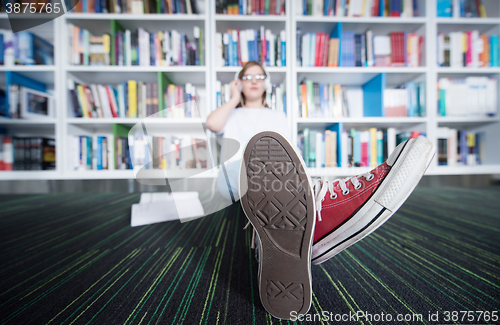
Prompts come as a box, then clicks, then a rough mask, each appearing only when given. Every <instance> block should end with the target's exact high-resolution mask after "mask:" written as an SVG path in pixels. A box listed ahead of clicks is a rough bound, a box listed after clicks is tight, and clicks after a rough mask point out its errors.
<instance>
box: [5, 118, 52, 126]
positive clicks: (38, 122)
mask: <svg viewBox="0 0 500 325" xmlns="http://www.w3.org/2000/svg"><path fill="white" fill-rule="evenodd" d="M56 123H57V120H56V119H39V120H25V119H8V118H0V125H30V124H34V125H51V124H56Z"/></svg>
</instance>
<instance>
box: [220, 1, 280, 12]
mask: <svg viewBox="0 0 500 325" xmlns="http://www.w3.org/2000/svg"><path fill="white" fill-rule="evenodd" d="M285 2H286V1H285V0H215V13H217V14H227V15H284V14H285Z"/></svg>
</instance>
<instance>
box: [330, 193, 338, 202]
mask: <svg viewBox="0 0 500 325" xmlns="http://www.w3.org/2000/svg"><path fill="white" fill-rule="evenodd" d="M333 194H334V195H335V196H333V195H331V194H330V200H335V199H336V198H337V192H333Z"/></svg>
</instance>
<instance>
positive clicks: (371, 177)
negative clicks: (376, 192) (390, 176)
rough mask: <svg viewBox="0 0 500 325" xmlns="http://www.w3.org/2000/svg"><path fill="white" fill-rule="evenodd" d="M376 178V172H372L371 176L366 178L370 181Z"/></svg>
mask: <svg viewBox="0 0 500 325" xmlns="http://www.w3.org/2000/svg"><path fill="white" fill-rule="evenodd" d="M374 178H375V175H374V174H370V176H368V178H367V179H366V180H367V181H368V182H369V181H371V180H372V179H374Z"/></svg>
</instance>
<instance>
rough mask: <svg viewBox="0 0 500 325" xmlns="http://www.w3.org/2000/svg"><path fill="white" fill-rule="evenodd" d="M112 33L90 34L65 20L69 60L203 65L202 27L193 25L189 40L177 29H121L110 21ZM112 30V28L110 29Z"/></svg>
mask: <svg viewBox="0 0 500 325" xmlns="http://www.w3.org/2000/svg"><path fill="white" fill-rule="evenodd" d="M112 25H113V26H114V28H112V32H111V34H103V35H97V36H95V35H92V34H90V32H89V31H88V30H87V29H82V28H79V27H78V26H75V25H72V24H68V35H69V44H70V46H69V50H70V53H69V54H70V55H69V60H70V64H73V65H118V66H137V65H138V66H186V65H204V64H205V59H204V54H203V53H204V50H203V48H204V47H203V42H204V36H203V34H204V33H203V29H201V28H199V27H198V26H194V28H193V36H192V41H191V40H189V38H188V36H187V35H186V34H184V33H179V32H178V31H177V30H171V31H164V32H162V31H160V32H156V33H150V32H148V31H147V30H145V29H143V28H138V29H137V30H136V31H133V32H132V31H131V30H129V29H127V30H124V29H122V28H121V27H119V25H118V24H116V23H115V22H112ZM113 30H115V31H114V32H113Z"/></svg>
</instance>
